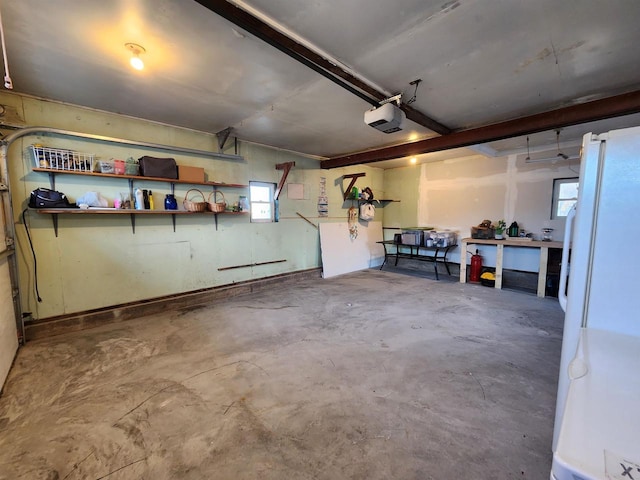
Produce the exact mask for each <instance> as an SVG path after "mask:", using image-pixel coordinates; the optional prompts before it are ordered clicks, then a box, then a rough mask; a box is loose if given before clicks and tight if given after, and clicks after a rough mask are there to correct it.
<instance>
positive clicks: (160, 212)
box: [32, 208, 249, 237]
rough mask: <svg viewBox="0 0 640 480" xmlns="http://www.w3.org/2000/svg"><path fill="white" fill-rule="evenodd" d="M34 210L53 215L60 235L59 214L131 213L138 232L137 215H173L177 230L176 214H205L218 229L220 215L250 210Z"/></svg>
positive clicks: (132, 228)
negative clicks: (213, 221) (212, 217)
mask: <svg viewBox="0 0 640 480" xmlns="http://www.w3.org/2000/svg"><path fill="white" fill-rule="evenodd" d="M32 210H34V211H36V212H37V213H41V214H49V215H51V219H52V221H53V230H54V232H55V234H56V237H57V236H58V215H129V216H130V218H131V230H132V231H133V233H134V234H135V233H136V216H137V215H171V217H172V222H173V231H174V232H175V231H176V215H196V216H197V215H201V216H202V215H204V216H211V215H213V216H214V218H215V224H216V230H217V229H218V215H247V214H248V213H249V212H218V213H215V212H188V211H186V210H132V209H116V208H89V209H81V208H33V209H32Z"/></svg>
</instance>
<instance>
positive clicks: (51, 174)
mask: <svg viewBox="0 0 640 480" xmlns="http://www.w3.org/2000/svg"><path fill="white" fill-rule="evenodd" d="M32 170H33V171H34V172H41V173H48V174H49V178H50V179H52V178H53V182H54V183H53V184H52V185H51V189H52V190H55V176H56V175H83V176H85V177H108V178H126V179H128V180H146V181H151V182H164V183H182V184H185V185H204V186H209V187H225V188H248V187H249V185H241V184H239V183H224V182H190V181H187V180H180V179H174V178H160V177H143V176H141V175H116V174H114V173H98V172H75V171H73V170H54V169H51V168H40V167H37V168H32Z"/></svg>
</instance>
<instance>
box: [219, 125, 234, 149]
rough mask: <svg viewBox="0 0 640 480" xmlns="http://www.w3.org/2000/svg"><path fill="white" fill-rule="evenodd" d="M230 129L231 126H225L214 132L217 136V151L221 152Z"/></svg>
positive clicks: (231, 128)
mask: <svg viewBox="0 0 640 480" xmlns="http://www.w3.org/2000/svg"><path fill="white" fill-rule="evenodd" d="M232 130H233V127H227V128H225V129H224V130H220V131H219V132H218V133H216V137H218V152H220V153H222V149H223V148H224V144H225V143H227V140H228V139H229V135H230V134H231V131H232Z"/></svg>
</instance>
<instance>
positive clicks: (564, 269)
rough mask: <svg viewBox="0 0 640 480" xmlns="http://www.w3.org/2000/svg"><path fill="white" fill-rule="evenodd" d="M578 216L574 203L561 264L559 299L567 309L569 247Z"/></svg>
mask: <svg viewBox="0 0 640 480" xmlns="http://www.w3.org/2000/svg"><path fill="white" fill-rule="evenodd" d="M575 217H576V206H575V205H574V206H573V207H571V210H569V213H568V214H567V222H566V224H565V227H564V228H565V233H564V243H563V244H562V263H561V264H560V290H559V291H558V301H559V302H560V307H562V310H564V311H565V312H566V311H567V278H568V277H569V248H570V247H571V235H572V227H573V220H574V219H575Z"/></svg>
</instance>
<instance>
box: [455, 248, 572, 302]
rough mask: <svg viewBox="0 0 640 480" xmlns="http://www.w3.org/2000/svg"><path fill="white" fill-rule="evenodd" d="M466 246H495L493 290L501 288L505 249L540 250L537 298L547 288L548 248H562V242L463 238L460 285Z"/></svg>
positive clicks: (464, 264) (464, 267) (463, 270)
mask: <svg viewBox="0 0 640 480" xmlns="http://www.w3.org/2000/svg"><path fill="white" fill-rule="evenodd" d="M467 245H495V247H496V284H495V288H502V260H503V255H504V249H505V247H508V248H511V247H513V248H537V249H539V250H540V263H539V268H538V290H537V295H538V296H539V297H544V296H545V290H546V286H547V263H548V261H549V249H550V248H560V249H561V248H562V242H543V241H539V240H530V241H526V240H515V239H504V240H496V239H490V240H484V239H480V238H463V239H462V241H461V249H460V283H466V282H467Z"/></svg>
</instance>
